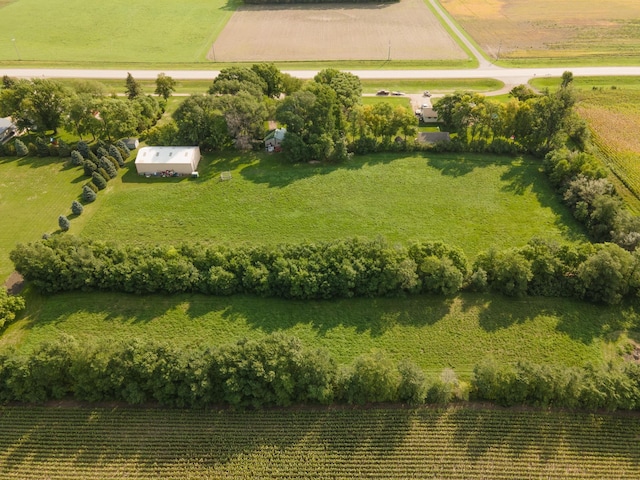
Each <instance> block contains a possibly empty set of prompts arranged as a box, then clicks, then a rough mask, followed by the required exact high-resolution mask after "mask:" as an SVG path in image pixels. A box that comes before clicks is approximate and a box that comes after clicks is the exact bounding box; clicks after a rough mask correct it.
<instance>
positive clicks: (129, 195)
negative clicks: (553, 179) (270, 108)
mask: <svg viewBox="0 0 640 480" xmlns="http://www.w3.org/2000/svg"><path fill="white" fill-rule="evenodd" d="M129 168H130V170H129V172H127V173H126V174H124V175H123V176H122V179H121V180H117V181H116V182H115V183H113V189H112V190H111V191H110V192H107V193H106V195H105V194H102V193H101V194H100V196H102V197H103V203H102V204H101V205H100V208H99V209H98V210H97V211H96V213H95V215H94V216H93V217H92V218H91V219H90V220H89V222H88V223H87V225H86V227H85V228H84V229H82V230H81V231H79V230H78V229H75V227H74V226H73V225H72V227H71V231H72V233H81V234H82V235H84V236H87V237H92V238H100V239H106V240H116V241H127V242H137V243H174V244H175V243H180V242H195V241H200V242H221V243H225V244H228V245H235V244H238V243H251V244H278V243H291V242H302V241H327V240H334V239H339V238H345V237H353V236H363V237H367V238H376V237H378V236H382V237H384V238H386V239H387V240H388V241H390V242H393V243H396V242H399V243H402V244H407V243H409V242H411V241H413V240H441V241H444V242H446V243H448V244H451V245H455V246H458V247H461V248H463V249H464V251H465V252H466V253H467V255H469V256H470V257H474V256H475V255H476V254H478V253H479V252H481V251H484V250H487V249H488V248H490V247H491V246H496V247H498V248H506V247H511V246H521V245H523V244H525V243H526V242H527V241H529V240H530V239H531V238H532V237H535V236H538V237H544V238H548V239H551V240H557V241H572V240H579V239H584V237H583V235H582V233H580V232H581V229H580V227H579V226H578V225H577V224H576V223H575V222H574V221H573V220H572V218H571V216H570V215H569V213H568V212H567V210H566V209H565V208H564V207H562V206H561V204H560V202H559V200H558V199H557V198H556V197H555V195H554V194H553V192H552V190H551V189H550V188H549V186H548V183H547V180H546V179H545V178H544V176H543V175H542V173H540V171H539V168H540V162H539V161H536V160H528V159H512V158H496V157H489V156H476V155H431V156H423V155H420V154H416V155H407V156H399V155H393V154H379V155H371V156H362V157H354V159H352V160H350V161H348V162H347V163H345V164H342V165H335V166H332V165H321V164H317V165H314V164H303V165H290V164H285V163H283V161H282V160H281V158H280V157H279V156H277V155H274V156H267V155H244V156H241V155H237V154H235V155H234V154H225V155H216V154H213V155H208V156H207V157H206V158H204V159H203V160H202V162H201V163H200V167H199V170H200V174H201V177H200V178H199V179H197V180H192V179H189V178H180V179H174V178H150V179H147V178H144V177H141V176H138V175H137V174H136V173H135V168H134V167H133V165H132V164H130V167H129ZM221 171H230V172H231V174H232V177H233V178H232V179H231V180H230V181H224V182H222V181H219V174H220V172H221ZM119 182H121V183H119Z"/></svg>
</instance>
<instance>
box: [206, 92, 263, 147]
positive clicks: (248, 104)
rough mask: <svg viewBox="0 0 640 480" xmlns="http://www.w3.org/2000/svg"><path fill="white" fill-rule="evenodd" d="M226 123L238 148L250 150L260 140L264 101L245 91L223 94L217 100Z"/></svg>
mask: <svg viewBox="0 0 640 480" xmlns="http://www.w3.org/2000/svg"><path fill="white" fill-rule="evenodd" d="M217 103H218V104H219V106H220V107H219V108H220V110H221V111H222V112H224V113H223V116H224V120H225V122H226V124H227V132H228V134H229V136H230V137H231V138H233V139H234V140H235V147H236V148H237V149H238V150H250V149H251V148H252V147H253V145H254V144H255V143H257V142H260V141H261V140H262V137H263V135H264V122H265V121H266V120H267V109H266V107H265V106H264V103H263V102H261V101H259V100H258V99H256V97H254V96H252V95H251V94H249V93H247V92H243V91H241V92H239V93H238V94H237V95H223V96H222V97H220V98H219V99H218V101H217Z"/></svg>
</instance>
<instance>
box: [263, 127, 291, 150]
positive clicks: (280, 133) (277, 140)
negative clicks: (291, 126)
mask: <svg viewBox="0 0 640 480" xmlns="http://www.w3.org/2000/svg"><path fill="white" fill-rule="evenodd" d="M286 133H287V129H286V128H276V129H275V130H271V131H270V132H269V133H267V136H266V137H264V146H265V148H266V149H267V150H268V151H270V152H273V151H274V150H275V149H279V148H280V146H281V144H282V140H284V136H285V135H286Z"/></svg>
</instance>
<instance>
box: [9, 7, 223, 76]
mask: <svg viewBox="0 0 640 480" xmlns="http://www.w3.org/2000/svg"><path fill="white" fill-rule="evenodd" d="M234 2H235V0H230V1H228V2H227V1H225V0H189V1H188V2H175V1H172V0H138V1H136V2H129V1H127V0H110V1H108V2H96V1H90V2H87V1H86V0H49V1H47V2H46V3H43V2H42V1H40V0H19V1H16V2H13V3H9V4H8V5H6V6H4V7H2V9H1V10H0V12H1V14H0V32H3V35H2V39H0V62H2V61H4V62H8V61H15V60H19V61H20V62H29V63H33V62H35V63H40V62H44V63H45V64H46V63H57V64H64V63H67V64H68V65H80V64H82V63H84V62H100V63H102V68H104V67H106V66H108V64H111V63H120V64H122V63H127V64H128V67H127V68H140V66H141V65H144V64H145V63H147V64H148V63H151V64H153V63H164V64H172V63H176V62H183V63H187V62H202V61H205V57H206V54H207V52H208V51H209V48H210V46H211V44H212V42H213V39H214V38H215V37H216V36H217V35H218V34H219V33H220V32H221V31H222V28H223V27H224V26H225V24H226V23H227V21H228V20H229V18H230V17H231V14H232V13H233V12H234V10H235V3H234ZM12 39H13V41H12Z"/></svg>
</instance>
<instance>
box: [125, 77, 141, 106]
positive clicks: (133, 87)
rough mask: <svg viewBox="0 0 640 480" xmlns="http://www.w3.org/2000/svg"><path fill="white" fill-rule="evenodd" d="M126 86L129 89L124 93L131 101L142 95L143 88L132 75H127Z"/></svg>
mask: <svg viewBox="0 0 640 480" xmlns="http://www.w3.org/2000/svg"><path fill="white" fill-rule="evenodd" d="M126 86H127V89H126V90H125V92H124V93H125V94H126V95H127V98H128V99H129V100H133V99H134V98H136V97H139V96H140V95H142V87H141V86H140V84H139V83H138V82H137V81H136V79H135V78H133V75H131V73H127V83H126Z"/></svg>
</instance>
